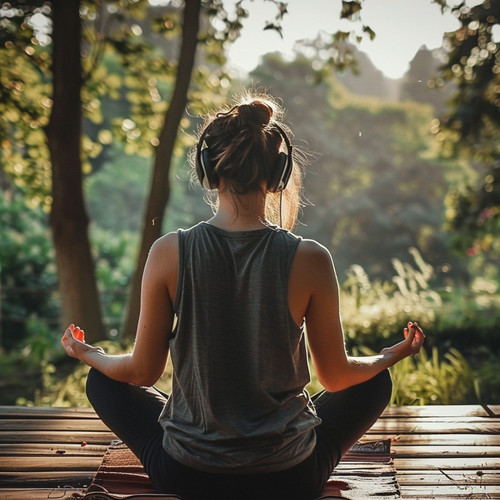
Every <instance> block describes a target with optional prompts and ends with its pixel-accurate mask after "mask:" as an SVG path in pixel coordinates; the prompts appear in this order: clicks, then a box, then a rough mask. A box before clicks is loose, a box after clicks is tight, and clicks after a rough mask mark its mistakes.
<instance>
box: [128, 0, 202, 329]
mask: <svg viewBox="0 0 500 500" xmlns="http://www.w3.org/2000/svg"><path fill="white" fill-rule="evenodd" d="M200 9H201V0H186V5H185V8H184V19H183V29H182V42H181V43H182V44H181V50H180V56H179V64H178V72H177V77H176V80H175V86H174V90H173V93H172V99H171V101H170V106H169V107H168V110H167V113H166V115H165V121H164V124H163V128H162V131H161V133H160V136H159V138H158V139H159V144H158V149H157V152H156V155H155V162H154V167H153V175H152V181H151V188H150V191H149V196H148V200H147V206H146V210H145V215H144V225H143V232H142V238H141V244H140V250H139V257H138V262H137V266H136V270H135V274H134V278H133V281H132V287H131V292H130V297H129V306H128V308H127V318H126V321H125V324H124V327H123V332H122V335H123V336H124V337H133V336H135V332H136V327H137V321H138V318H139V310H140V290H141V281H142V273H143V270H144V265H145V263H146V259H147V256H148V253H149V249H150V248H151V245H152V244H153V243H154V241H155V240H156V239H157V238H158V237H159V236H160V234H161V231H162V227H163V217H164V213H165V207H166V204H167V202H168V199H169V194H170V179H169V173H170V166H171V162H172V159H173V153H174V146H175V142H176V138H177V131H178V128H179V123H180V121H181V119H182V117H183V115H184V110H185V107H186V104H187V97H188V89H189V84H190V81H191V75H192V72H193V67H194V61H195V55H196V48H197V45H198V31H199V23H200V20H199V17H200Z"/></svg>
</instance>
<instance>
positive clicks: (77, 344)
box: [61, 325, 104, 362]
mask: <svg viewBox="0 0 500 500" xmlns="http://www.w3.org/2000/svg"><path fill="white" fill-rule="evenodd" d="M75 334H76V336H78V337H79V338H81V339H82V340H79V339H78V338H76V337H75ZM61 343H62V345H63V347H64V350H65V351H66V354H67V355H68V356H71V357H72V358H76V359H79V360H80V361H83V362H85V361H84V357H85V355H87V354H88V353H89V352H94V351H96V352H99V353H101V354H104V350H103V348H102V347H93V346H91V345H88V344H86V343H85V341H84V335H83V330H80V329H79V328H78V327H75V326H74V325H70V326H69V327H68V328H67V329H66V331H65V332H64V335H63V336H62V339H61Z"/></svg>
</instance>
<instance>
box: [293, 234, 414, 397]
mask: <svg viewBox="0 0 500 500" xmlns="http://www.w3.org/2000/svg"><path fill="white" fill-rule="evenodd" d="M299 250H300V253H299V254H298V255H299V263H300V264H301V266H300V269H301V270H300V274H301V281H302V284H303V286H304V285H305V287H304V289H305V290H306V293H308V303H307V309H306V313H305V319H306V328H307V337H308V342H309V348H310V351H311V355H312V358H313V362H314V366H315V368H316V373H317V376H318V379H319V381H320V383H321V384H322V385H323V386H324V387H325V389H327V390H328V391H331V392H333V391H339V390H342V389H345V388H347V387H350V386H351V385H356V384H359V383H362V382H365V381H366V380H369V379H370V378H372V377H374V376H375V375H377V374H378V373H379V372H381V371H382V370H384V369H385V368H388V367H390V366H392V365H394V364H395V363H397V362H398V361H400V360H401V359H403V358H405V357H407V356H409V355H412V354H416V353H418V352H419V350H420V348H421V346H422V344H423V342H424V334H423V332H422V330H421V329H420V327H419V326H418V325H417V324H416V323H408V326H407V328H405V329H404V337H405V339H404V340H403V341H401V342H400V343H398V344H396V345H394V346H392V347H389V348H386V349H383V350H382V351H381V353H380V354H378V355H375V356H362V357H353V356H348V355H347V353H346V350H345V344H344V334H343V330H342V324H341V320H340V312H339V287H338V282H337V276H336V273H335V268H334V265H333V261H332V258H331V255H330V253H329V252H328V250H327V249H326V248H324V247H323V246H321V245H320V244H319V243H316V242H314V241H304V242H302V243H301V245H300V246H299Z"/></svg>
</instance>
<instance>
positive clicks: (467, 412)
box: [382, 405, 500, 418]
mask: <svg viewBox="0 0 500 500" xmlns="http://www.w3.org/2000/svg"><path fill="white" fill-rule="evenodd" d="M488 408H489V410H490V411H491V412H493V413H496V414H497V415H500V405H488ZM472 416H476V417H488V416H489V414H488V412H487V411H486V410H485V409H484V408H483V407H482V406H480V405H428V406H389V407H388V408H386V409H385V410H384V412H383V413H382V418H385V417H400V418H406V417H418V418H422V417H472Z"/></svg>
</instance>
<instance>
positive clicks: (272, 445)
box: [62, 96, 424, 500]
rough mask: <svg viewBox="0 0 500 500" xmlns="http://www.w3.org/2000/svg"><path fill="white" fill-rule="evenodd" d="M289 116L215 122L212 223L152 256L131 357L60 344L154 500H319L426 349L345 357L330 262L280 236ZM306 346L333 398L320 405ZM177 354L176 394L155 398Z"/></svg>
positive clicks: (242, 109)
mask: <svg viewBox="0 0 500 500" xmlns="http://www.w3.org/2000/svg"><path fill="white" fill-rule="evenodd" d="M280 117H281V110H280V108H279V107H278V106H277V105H276V104H275V103H274V102H273V101H272V100H271V99H270V98H269V97H268V96H258V97H250V98H247V100H246V101H241V102H240V103H239V104H238V105H236V106H234V107H233V108H231V109H229V110H225V111H223V112H219V113H217V114H215V115H212V116H209V117H208V118H207V123H206V126H205V127H204V131H203V133H202V135H201V137H200V140H199V143H198V146H197V149H196V158H195V166H196V172H197V176H198V179H199V180H200V182H201V183H202V184H203V185H204V186H205V187H206V188H208V189H210V190H216V191H217V195H218V199H217V205H216V208H215V210H214V215H213V217H212V218H211V219H209V220H207V221H206V222H201V223H199V224H197V225H196V226H194V227H192V228H190V229H188V230H179V231H177V232H176V233H170V234H167V235H165V236H163V237H162V238H160V239H159V240H157V241H156V242H155V243H154V245H153V246H152V248H151V252H150V255H149V258H148V261H147V264H146V267H145V271H144V277H143V284H142V299H141V313H140V318H139V324H138V328H137V337H136V342H135V345H134V349H133V352H132V353H131V354H126V355H119V356H116V355H113V356H111V355H107V354H105V353H104V351H103V350H102V349H101V348H95V347H91V346H89V345H87V344H85V343H84V342H81V341H79V340H77V339H76V338H75V337H74V336H73V333H72V331H71V329H68V330H66V332H65V334H64V336H63V338H62V343H63V346H64V348H65V349H66V352H67V353H68V354H69V355H70V356H73V357H75V358H78V359H80V360H81V361H83V362H84V363H86V364H88V365H89V366H90V367H91V368H92V369H91V370H90V372H89V377H88V382H87V394H88V397H89V400H90V402H91V403H92V405H93V406H94V408H95V410H96V412H97V413H98V414H99V416H100V417H101V418H102V420H103V421H104V422H105V423H106V425H108V426H109V427H110V428H111V429H112V430H113V431H114V432H115V433H116V434H117V435H118V436H119V437H120V439H122V440H123V441H124V442H125V443H126V444H127V445H128V446H129V447H130V448H131V450H132V451H133V452H134V453H135V454H136V455H137V456H138V457H139V459H140V460H141V462H142V463H143V465H144V468H145V470H146V472H147V473H148V475H149V477H150V478H151V480H152V482H153V484H154V485H155V488H156V489H157V491H158V492H163V493H171V494H177V495H179V496H181V497H182V498H184V499H185V500H201V499H211V498H214V499H257V498H259V499H267V498H269V499H271V498H272V499H286V500H293V499H297V500H308V499H314V498H316V497H317V496H318V495H319V494H320V492H321V490H322V488H323V486H324V485H325V483H326V481H327V479H328V477H329V475H330V473H331V471H332V470H333V468H334V467H335V466H336V464H337V463H338V462H339V460H340V459H341V457H342V455H343V454H344V453H346V452H347V451H348V450H349V448H350V447H351V446H352V445H353V444H354V443H355V442H356V441H357V440H358V438H360V437H361V436H362V435H363V434H364V433H365V432H366V430H367V429H368V428H370V427H371V426H372V424H373V423H374V422H375V421H376V419H377V418H378V417H379V415H380V413H381V412H382V411H383V409H384V408H385V406H386V405H387V403H388V401H389V398H390V393H391V380H390V377H389V374H388V371H387V368H388V367H390V366H392V365H394V364H395V363H397V362H398V361H399V360H401V359H403V358H405V357H407V356H409V355H412V354H416V353H418V352H419V350H420V348H421V346H422V343H423V341H424V335H423V333H422V331H421V329H420V328H419V326H418V325H417V324H416V323H413V322H410V323H409V324H408V326H407V328H404V332H403V333H404V337H405V339H404V340H402V341H401V342H400V343H398V344H396V345H394V346H392V347H390V348H386V349H383V350H382V351H381V353H380V354H379V355H376V356H368V357H351V356H348V355H347V354H346V351H345V347H344V338H343V332H342V325H341V321H340V315H339V291H338V284H337V278H336V275H335V270H334V266H333V263H332V259H331V256H330V254H329V252H328V251H327V249H326V248H324V247H323V246H321V245H320V244H319V243H317V242H315V241H312V240H305V239H302V238H300V237H298V236H295V235H294V234H293V233H291V232H290V231H288V230H287V229H283V228H282V227H281V224H282V223H283V222H282V219H284V221H285V222H284V223H283V225H284V226H285V227H288V228H289V229H291V228H292V227H293V225H294V223H295V221H296V218H297V212H298V207H299V199H298V194H299V189H300V181H301V174H300V170H299V168H298V166H297V165H296V161H294V156H296V155H295V154H293V153H292V146H291V144H290V141H289V138H288V136H287V132H286V131H285V129H284V127H283V125H281V124H280V121H279V119H280ZM283 202H284V206H283V207H282V203H283ZM282 209H283V214H282V213H281V210H282ZM282 215H283V217H282ZM273 222H275V223H274V224H273ZM276 222H280V225H277V224H276ZM174 317H175V318H176V323H175V326H174ZM306 329H307V332H306ZM306 333H307V343H308V347H309V351H310V353H311V356H312V360H313V363H314V368H315V370H316V373H317V376H318V379H319V381H320V382H321V384H322V385H323V386H324V387H325V389H326V390H325V391H323V392H322V393H321V394H319V395H317V396H315V397H314V398H312V399H311V398H310V397H309V395H308V393H307V391H306V390H305V388H304V387H305V386H306V384H307V383H308V382H309V370H308V362H307V354H306V340H305V337H306ZM169 353H170V355H171V358H172V363H173V370H174V374H173V387H172V394H171V395H170V396H166V395H163V394H161V393H160V392H158V391H157V390H156V389H155V388H154V387H152V386H153V384H154V383H155V382H156V381H157V380H158V378H159V377H160V376H161V375H162V373H163V371H164V369H165V363H166V360H167V355H168V354H169Z"/></svg>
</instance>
